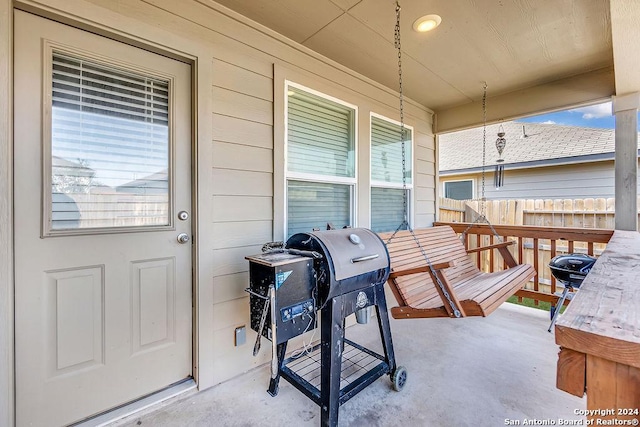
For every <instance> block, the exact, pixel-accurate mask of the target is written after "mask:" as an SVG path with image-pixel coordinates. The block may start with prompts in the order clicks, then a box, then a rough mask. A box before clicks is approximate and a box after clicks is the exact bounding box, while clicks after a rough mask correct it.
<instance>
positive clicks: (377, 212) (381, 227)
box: [371, 187, 408, 233]
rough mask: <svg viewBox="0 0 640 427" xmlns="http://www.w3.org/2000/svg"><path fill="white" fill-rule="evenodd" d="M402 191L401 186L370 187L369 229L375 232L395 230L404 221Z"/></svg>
mask: <svg viewBox="0 0 640 427" xmlns="http://www.w3.org/2000/svg"><path fill="white" fill-rule="evenodd" d="M403 191H404V190H402V188H384V187H371V229H372V230H373V231H375V232H376V233H382V232H385V231H396V229H397V228H398V227H399V226H400V224H402V222H403V221H404V207H403V206H404V204H403V197H402V196H403ZM407 191H408V190H407ZM404 228H406V227H404Z"/></svg>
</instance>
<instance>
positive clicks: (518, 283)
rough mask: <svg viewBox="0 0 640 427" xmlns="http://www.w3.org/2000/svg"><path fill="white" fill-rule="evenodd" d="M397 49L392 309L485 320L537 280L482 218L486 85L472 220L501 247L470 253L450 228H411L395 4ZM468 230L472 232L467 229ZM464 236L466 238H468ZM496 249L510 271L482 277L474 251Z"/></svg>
mask: <svg viewBox="0 0 640 427" xmlns="http://www.w3.org/2000/svg"><path fill="white" fill-rule="evenodd" d="M395 46H396V49H397V50H398V75H399V84H400V90H399V93H400V139H401V144H402V172H403V173H402V184H403V190H404V191H403V193H404V198H403V209H404V221H403V222H402V224H400V226H398V228H397V229H396V231H395V232H393V233H383V234H381V235H380V237H381V238H382V239H383V240H384V241H386V244H387V250H388V251H389V256H390V258H391V274H390V275H389V279H388V282H387V283H388V284H389V287H390V288H391V290H392V291H393V294H394V296H395V298H396V300H397V301H398V304H399V306H398V307H392V308H391V315H392V316H393V317H394V318H396V319H406V318H427V317H452V318H458V317H466V316H487V315H488V314H490V313H491V312H493V311H494V310H495V309H496V308H498V306H499V305H500V304H502V303H503V302H504V301H506V300H507V299H508V298H509V297H510V296H512V295H513V294H515V292H516V291H517V290H518V289H520V288H522V287H523V286H524V285H525V284H526V283H527V282H528V281H529V280H531V279H532V278H533V277H534V276H535V274H536V273H535V270H534V269H533V267H532V266H531V265H529V264H522V265H518V263H517V262H516V261H515V259H514V258H513V255H512V254H511V252H509V249H508V246H509V245H511V244H513V243H515V242H502V241H501V237H500V236H499V235H498V234H497V232H496V231H495V229H494V228H493V226H491V223H490V222H489V221H488V219H487V218H486V216H485V214H484V181H485V179H484V165H485V146H486V95H487V90H486V89H487V86H486V84H485V86H484V95H483V98H482V110H483V115H484V126H485V132H484V138H483V147H482V151H483V155H482V157H483V159H482V165H483V167H482V199H483V209H482V213H481V215H480V216H479V217H478V218H477V219H476V221H474V223H476V222H479V221H484V222H486V223H487V224H489V226H490V227H491V229H492V230H493V232H494V234H495V235H496V237H497V238H498V240H499V241H500V242H499V243H496V244H492V245H489V246H484V247H480V248H474V249H469V250H466V249H465V247H464V245H463V243H462V241H461V240H460V239H459V238H458V236H457V235H456V233H455V232H454V231H453V229H452V228H451V227H448V226H438V227H431V228H425V229H419V230H413V229H412V228H411V227H410V226H409V223H408V219H407V191H406V189H407V186H406V170H405V168H406V166H405V127H404V111H403V93H402V50H401V45H400V5H399V4H398V3H397V2H396V28H395ZM467 230H468V228H467ZM465 234H466V232H465V233H463V235H465ZM493 249H497V250H498V251H499V252H500V254H501V255H502V258H503V259H504V262H505V264H506V265H507V267H508V268H507V269H506V270H504V271H498V272H493V273H483V272H481V271H480V270H479V269H478V268H477V267H476V265H475V264H474V263H473V261H472V260H471V258H470V257H469V254H470V253H476V252H480V251H484V250H493Z"/></svg>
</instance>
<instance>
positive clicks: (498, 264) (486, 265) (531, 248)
mask: <svg viewBox="0 0 640 427" xmlns="http://www.w3.org/2000/svg"><path fill="white" fill-rule="evenodd" d="M434 225H449V226H451V227H452V228H453V230H454V231H455V232H457V233H459V234H461V233H463V232H465V231H466V236H465V238H464V244H465V246H466V247H467V248H475V247H478V246H486V245H489V244H492V243H497V242H498V238H497V237H495V236H494V234H493V232H492V230H491V227H489V225H487V224H473V225H471V226H470V224H468V223H460V222H436V223H435V224H434ZM493 228H494V229H495V231H496V233H497V234H498V235H499V236H500V239H502V240H503V241H506V240H514V241H516V244H515V245H512V246H511V247H510V250H511V251H512V253H513V255H514V257H515V259H516V260H517V261H518V262H519V263H526V264H531V265H533V268H534V269H535V271H536V273H537V275H536V276H535V277H534V279H533V281H532V282H530V283H529V284H528V285H527V286H526V287H525V289H522V290H520V291H518V293H517V294H516V295H517V296H518V297H519V298H532V299H533V300H534V301H535V302H536V304H537V303H538V301H547V302H550V303H552V304H555V303H556V302H557V300H558V297H557V296H556V295H555V293H556V286H557V284H556V280H555V278H554V277H553V275H551V272H550V270H549V267H548V264H549V261H551V258H553V257H555V256H556V255H560V254H565V253H585V254H588V255H591V256H596V257H597V256H599V255H600V253H602V251H603V250H604V248H605V247H606V244H607V242H608V241H609V239H611V236H612V235H613V230H605V229H594V228H558V227H538V226H530V225H494V226H493ZM483 252H484V254H480V253H477V254H476V255H475V256H476V263H477V265H478V268H479V269H481V270H482V271H486V272H492V271H498V270H502V269H504V268H506V266H505V265H504V262H503V261H502V259H500V256H499V255H496V254H494V252H495V251H483ZM486 252H488V253H486Z"/></svg>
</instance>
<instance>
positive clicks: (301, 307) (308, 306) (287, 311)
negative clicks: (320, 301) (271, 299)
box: [280, 299, 314, 322]
mask: <svg viewBox="0 0 640 427" xmlns="http://www.w3.org/2000/svg"><path fill="white" fill-rule="evenodd" d="M313 307H314V306H313V300H312V299H308V300H306V301H303V302H301V303H300V304H294V305H291V306H289V307H285V308H282V309H280V315H281V317H282V321H283V322H288V321H290V320H294V321H295V319H296V318H298V317H300V316H302V315H305V314H310V313H313Z"/></svg>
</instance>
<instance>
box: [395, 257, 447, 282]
mask: <svg viewBox="0 0 640 427" xmlns="http://www.w3.org/2000/svg"><path fill="white" fill-rule="evenodd" d="M455 265H456V263H455V261H447V262H439V263H437V264H432V265H431V266H432V267H433V269H434V270H436V271H438V270H444V269H445V268H449V267H453V266H455ZM429 271H430V269H429V266H428V265H423V266H422V267H415V268H408V269H406V270H400V271H393V272H391V274H389V279H395V278H396V277H402V276H408V275H410V274H418V273H428V272H429Z"/></svg>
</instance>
